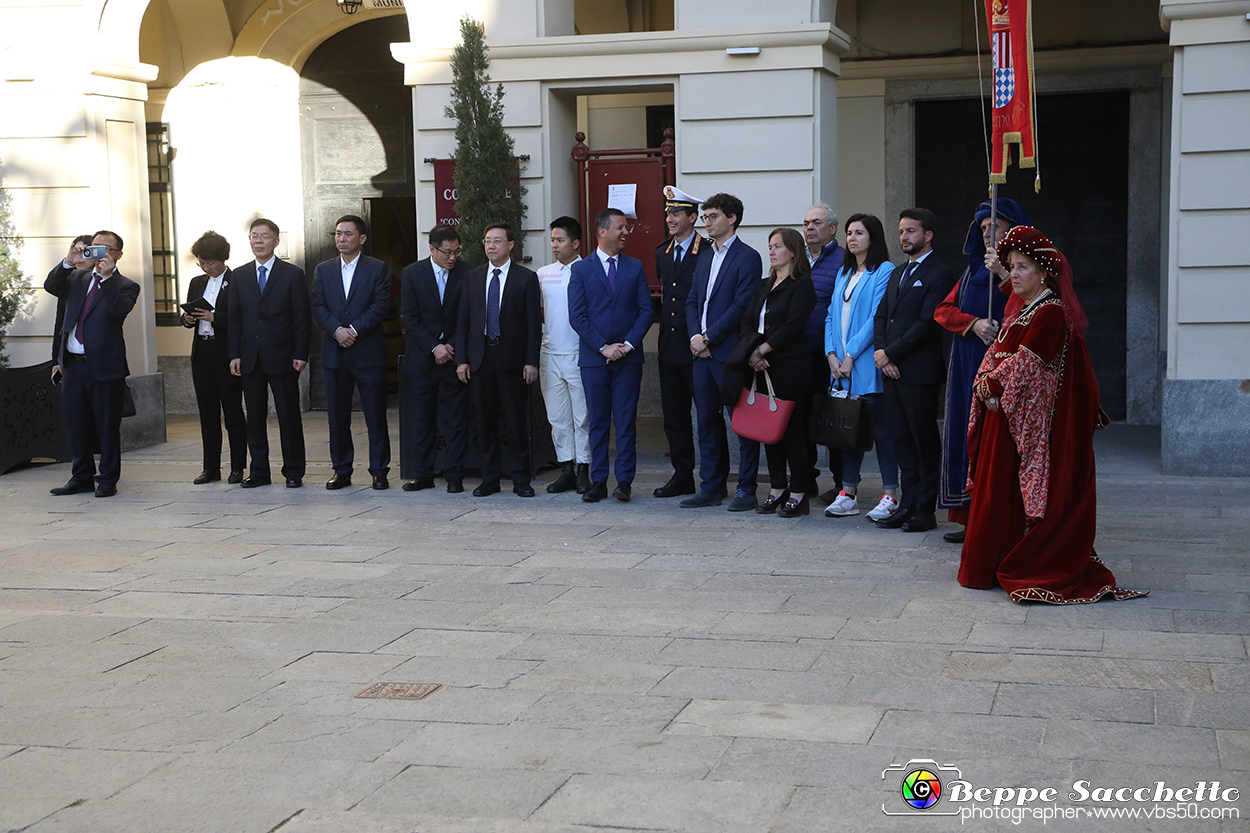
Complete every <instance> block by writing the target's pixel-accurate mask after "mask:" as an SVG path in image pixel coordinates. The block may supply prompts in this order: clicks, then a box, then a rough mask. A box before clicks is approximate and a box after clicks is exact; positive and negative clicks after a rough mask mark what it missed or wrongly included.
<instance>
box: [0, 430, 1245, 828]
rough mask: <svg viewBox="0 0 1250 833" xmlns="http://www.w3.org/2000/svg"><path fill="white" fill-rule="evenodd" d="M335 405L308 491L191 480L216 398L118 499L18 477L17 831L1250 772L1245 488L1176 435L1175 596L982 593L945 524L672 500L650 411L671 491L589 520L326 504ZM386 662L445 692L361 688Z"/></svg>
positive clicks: (5, 518) (1151, 478)
mask: <svg viewBox="0 0 1250 833" xmlns="http://www.w3.org/2000/svg"><path fill="white" fill-rule="evenodd" d="M323 420H324V415H323V414H317V413H314V414H309V415H307V416H306V424H307V425H308V431H309V436H310V437H311V438H314V439H316V440H317V442H315V443H313V444H312V447H313V462H312V465H311V470H310V475H309V485H308V486H307V487H305V488H304V489H301V490H298V491H295V490H289V489H285V488H282V487H280V486H275V487H270V488H266V489H257V490H253V491H248V492H245V491H242V490H240V489H238V488H237V487H227V486H225V485H213V486H207V487H196V486H192V485H191V483H190V482H189V481H190V480H191V479H192V478H193V477H194V476H195V475H196V474H197V473H198V470H199V466H198V464H197V463H196V460H197V459H198V434H197V430H198V429H197V427H196V424H195V422H194V421H193V420H190V419H187V418H171V425H170V437H171V441H170V442H169V443H167V444H165V445H163V446H159V447H155V448H150V449H146V450H142V451H138V452H134V453H130V454H127V455H125V458H124V464H123V465H124V471H123V481H122V484H121V493H120V495H118V496H117V497H116V498H113V499H110V500H96V499H94V498H93V497H91V496H89V495H87V496H82V495H79V496H73V497H63V498H52V497H50V496H49V495H48V493H47V490H48V488H49V487H51V486H55V485H59V484H61V483H63V482H64V481H65V480H66V479H67V476H68V466H67V465H64V464H62V465H50V466H35V467H28V468H25V469H22V470H20V471H17V472H13V473H10V474H8V475H6V476H4V477H2V478H0V495H2V498H0V500H2V504H0V513H2V514H0V532H2V533H3V534H2V536H0V588H3V589H0V830H30V831H34V833H44V831H90V833H123V832H124V833H144V832H145V831H159V833H181V832H182V831H194V832H195V833H209V832H210V831H222V833H267V831H273V830H275V829H281V830H282V831H283V833H338V831H388V832H389V831H394V833H400V831H403V832H404V833H408V832H409V831H423V832H424V831H440V832H443V831H445V832H446V833H574V831H581V832H582V833H590V831H604V830H609V831H611V830H665V831H707V832H708V833H738V832H739V831H741V832H742V833H756V832H757V831H758V833H764V832H765V831H772V832H773V833H795V831H801V832H802V833H813V831H832V830H864V831H878V830H882V831H884V830H939V829H940V830H947V829H951V830H953V829H956V828H959V827H960V822H959V820H958V819H951V818H945V819H932V818H930V819H926V820H923V821H917V820H911V819H898V818H890V817H887V816H885V815H883V813H882V806H883V804H884V805H885V806H886V807H887V809H891V810H903V809H906V806H905V805H904V804H903V802H902V799H901V797H900V796H899V793H898V788H899V779H900V778H901V775H900V774H898V773H897V772H891V774H890V776H889V778H887V779H885V780H883V778H882V773H883V771H884V770H885V769H886V768H888V767H890V766H892V765H903V764H905V763H906V762H907V761H909V760H910V759H913V758H932V759H934V760H935V761H937V762H938V763H940V764H943V765H947V766H957V767H959V768H960V770H961V773H962V777H963V778H964V779H966V780H968V781H970V782H972V783H973V784H974V785H975V786H977V787H1035V788H1044V787H1053V788H1058V789H1059V792H1060V800H1059V803H1060V804H1061V805H1070V804H1071V803H1072V802H1070V801H1068V800H1067V799H1066V793H1067V792H1068V789H1069V788H1070V785H1071V784H1072V782H1073V781H1076V780H1089V781H1091V782H1092V784H1093V786H1095V787H1098V786H1110V787H1123V786H1130V787H1139V786H1143V785H1145V786H1150V785H1153V784H1154V783H1155V782H1156V781H1165V782H1166V784H1167V785H1168V786H1170V787H1186V786H1188V787H1190V788H1192V787H1193V786H1194V784H1195V783H1196V782H1198V781H1211V780H1217V779H1218V780H1219V781H1220V782H1221V784H1222V785H1223V786H1222V788H1226V787H1229V786H1233V787H1236V788H1238V789H1239V790H1241V791H1243V792H1245V791H1247V790H1250V778H1248V777H1247V771H1250V699H1248V695H1247V691H1248V690H1250V685H1248V684H1250V664H1248V663H1247V634H1248V633H1250V565H1248V564H1247V549H1248V547H1247V541H1248V540H1250V481H1247V480H1237V479H1206V480H1201V479H1175V478H1164V477H1162V476H1161V475H1160V474H1159V471H1158V452H1157V434H1154V433H1152V432H1151V431H1149V430H1148V429H1133V428H1126V427H1123V426H1120V427H1116V428H1113V429H1112V430H1110V431H1109V432H1104V433H1103V435H1102V436H1101V437H1100V440H1099V442H1100V465H1101V471H1100V479H1099V498H1100V503H1101V509H1102V512H1101V523H1100V531H1099V549H1100V552H1101V553H1102V555H1103V557H1104V559H1105V560H1106V561H1107V563H1108V564H1109V565H1110V566H1111V568H1112V569H1113V570H1114V571H1115V573H1116V575H1117V577H1118V578H1119V579H1120V582H1121V583H1122V584H1124V585H1126V586H1130V587H1140V588H1149V589H1150V590H1151V595H1150V596H1149V598H1147V599H1144V600H1138V601H1132V602H1124V603H1103V604H1098V605H1091V606H1088V607H1080V608H1071V609H1062V608H1053V607H1046V606H1031V607H1022V606H1017V605H1014V604H1012V603H1010V602H1009V601H1007V599H1006V598H1005V596H1004V595H1003V594H1002V593H1001V592H997V591H995V592H988V591H975V590H966V589H964V588H961V587H960V586H959V585H958V584H956V582H955V571H956V566H957V561H958V549H957V548H956V547H954V546H951V545H949V544H945V543H943V542H942V540H941V533H942V532H943V531H944V528H945V529H949V527H939V529H938V530H937V531H936V532H932V533H929V534H927V535H907V534H904V533H901V532H886V531H882V530H877V529H874V528H872V527H870V526H869V525H868V524H867V523H865V522H864V521H863V520H860V519H855V518H848V519H839V520H830V519H826V518H823V517H819V516H815V515H814V516H813V517H810V518H802V519H798V520H794V521H784V520H778V519H776V518H769V517H760V516H756V515H747V516H745V517H744V516H742V515H731V514H729V513H727V512H725V511H724V510H704V511H682V510H678V509H677V508H676V507H675V506H672V505H671V504H669V503H666V502H661V501H658V500H655V499H652V498H650V497H649V494H650V491H651V489H652V488H653V487H654V486H656V485H658V484H659V483H660V482H662V480H663V479H664V478H665V476H666V472H667V466H666V463H665V461H664V459H663V457H662V456H661V453H662V442H661V441H659V440H658V428H657V426H656V425H655V424H654V421H652V422H649V423H648V425H647V426H646V428H645V431H644V435H645V438H646V449H645V453H644V454H643V459H642V473H641V474H640V476H639V480H638V483H637V487H638V488H637V489H636V493H637V494H639V495H640V496H645V497H640V498H639V499H637V500H635V501H634V502H633V503H631V504H628V505H622V504H619V503H617V502H615V501H609V502H607V503H604V504H601V505H598V506H589V505H585V504H582V503H581V502H580V501H579V500H578V499H577V497H576V496H575V495H561V496H550V495H546V494H543V493H541V491H540V496H539V497H538V498H536V499H534V500H522V499H520V498H516V497H514V496H513V495H511V494H510V493H509V492H507V491H505V492H504V493H503V494H501V495H498V496H494V497H491V498H488V499H475V498H472V497H470V496H468V495H467V494H466V495H461V496H452V495H447V494H445V493H443V492H441V491H438V492H424V493H421V494H419V495H413V494H408V493H405V492H402V491H400V490H398V489H396V488H393V489H392V490H390V491H388V492H382V493H378V492H373V491H371V490H369V489H367V488H359V487H353V488H352V489H349V490H346V491H345V492H344V493H338V494H330V493H327V492H326V491H325V490H324V489H323V488H321V486H320V481H322V480H324V478H325V477H327V476H328V475H329V467H328V465H327V464H326V453H325V445H324V441H323V439H322V438H323V437H324V436H325V435H324V430H325V429H324V421H323ZM358 421H359V420H358ZM392 424H394V422H392ZM271 434H272V435H273V436H274V437H275V438H276V428H271ZM275 446H276V439H275ZM548 479H549V478H542V479H541V480H540V482H541V483H545V482H547V480H548ZM873 485H879V484H869V486H873ZM373 681H402V682H432V683H441V684H442V685H443V686H444V688H443V689H441V690H440V691H438V692H436V693H435V694H433V695H431V696H430V697H429V698H428V699H425V700H421V701H415V702H405V701H384V700H363V699H354V698H353V697H352V695H353V694H355V693H356V692H358V691H360V690H361V689H363V688H364V687H365V686H366V685H367V684H369V683H370V682H373ZM949 781H950V778H949V777H948V778H947V784H948V786H947V789H948V790H949V789H950V787H949ZM950 806H953V805H950V804H949V803H948V802H947V803H940V804H939V806H938V807H935V808H934V810H941V809H944V808H948V807H950ZM1034 806H1038V805H1034ZM1081 806H1082V807H1083V808H1088V807H1091V806H1093V805H1091V804H1089V803H1086V804H1084V805H1081ZM1113 806H1133V805H1132V804H1131V802H1130V804H1129V805H1119V804H1116V805H1113ZM1138 806H1145V807H1147V808H1152V807H1153V806H1154V805H1150V804H1147V805H1138ZM1234 806H1235V807H1236V808H1238V809H1239V810H1240V811H1241V812H1242V813H1243V814H1250V799H1242V800H1240V801H1238V802H1236V803H1235V805H1234ZM966 826H967V827H968V828H969V829H1007V830H1019V829H1027V828H1033V829H1037V830H1042V829H1059V830H1091V829H1093V830H1100V829H1105V830H1134V831H1139V830H1151V831H1154V830H1158V831H1189V830H1203V831H1205V830H1221V831H1231V830H1246V829H1247V827H1246V822H1244V821H1242V822H1229V821H1224V822H1209V821H1198V820H1192V819H1191V820H1175V819H1173V820H1166V821H1159V820H1153V821H1150V820H1142V819H1139V820H1137V821H1132V822H1129V821H1118V822H1096V821H1092V820H1091V819H1089V818H1082V819H1080V820H1079V821H1076V822H1068V823H1066V824H1065V823H1057V822H1056V821H1053V820H1052V821H1050V823H1049V824H1047V825H1045V826H1043V824H1042V822H1041V821H1037V820H1033V819H1030V820H1026V821H1025V822H1024V823H1023V824H1021V825H1019V826H1016V825H1013V824H1012V823H1011V822H1009V821H1002V820H998V821H979V822H974V823H969V824H968V825H966Z"/></svg>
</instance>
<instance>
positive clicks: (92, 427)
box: [61, 353, 126, 486]
mask: <svg viewBox="0 0 1250 833" xmlns="http://www.w3.org/2000/svg"><path fill="white" fill-rule="evenodd" d="M61 367H62V371H61V372H62V373H63V374H64V382H63V384H62V385H61V388H62V390H61V399H62V404H63V406H64V409H65V427H66V428H67V429H68V430H69V443H70V448H71V449H72V450H73V452H74V466H73V474H72V476H71V479H72V480H73V481H74V482H75V483H91V482H93V481H96V480H98V481H99V483H100V485H101V486H116V485H117V481H118V479H119V478H120V477H121V473H122V436H121V427H122V396H123V394H124V392H125V390H126V380H125V379H110V380H108V381H98V380H97V379H96V378H95V377H94V376H92V375H91V370H90V368H88V367H87V362H86V361H85V360H83V359H74V358H72V357H71V355H70V354H68V353H67V354H66V357H65V361H64V362H63V363H62V365H61ZM97 438H98V440H99V444H100V472H99V477H98V478H97V477H96V465H95V454H94V453H93V452H94V450H95V449H94V447H93V446H94V445H95V441H96V440H97Z"/></svg>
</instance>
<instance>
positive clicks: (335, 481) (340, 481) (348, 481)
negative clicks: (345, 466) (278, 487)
mask: <svg viewBox="0 0 1250 833" xmlns="http://www.w3.org/2000/svg"><path fill="white" fill-rule="evenodd" d="M286 485H288V486H290V485H291V481H290V480H289V479H288V480H287V481H286ZM350 485H352V476H351V475H350V474H336V475H334V476H333V477H331V478H330V479H329V480H327V481H326V488H327V489H329V490H330V491H334V490H335V489H345V488H347V487H348V486H350Z"/></svg>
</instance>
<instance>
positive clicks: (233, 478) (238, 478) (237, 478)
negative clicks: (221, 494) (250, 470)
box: [226, 469, 243, 486]
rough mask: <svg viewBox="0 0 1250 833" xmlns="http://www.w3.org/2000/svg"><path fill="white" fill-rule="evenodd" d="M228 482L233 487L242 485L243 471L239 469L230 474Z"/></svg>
mask: <svg viewBox="0 0 1250 833" xmlns="http://www.w3.org/2000/svg"><path fill="white" fill-rule="evenodd" d="M226 482H227V483H229V484H230V485H231V486H237V485H239V484H240V483H242V482H243V470H242V469H238V470H237V471H232V472H230V476H229V477H227V478H226Z"/></svg>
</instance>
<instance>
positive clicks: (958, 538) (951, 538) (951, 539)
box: [942, 527, 968, 544]
mask: <svg viewBox="0 0 1250 833" xmlns="http://www.w3.org/2000/svg"><path fill="white" fill-rule="evenodd" d="M967 537H968V530H967V528H966V527H965V528H964V529H960V530H958V531H956V532H948V533H946V534H945V535H943V536H942V540H943V541H945V542H946V543H948V544H962V543H963V542H964V539H965V538H967Z"/></svg>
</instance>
